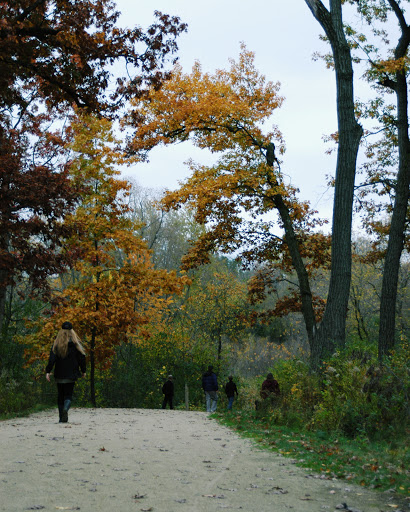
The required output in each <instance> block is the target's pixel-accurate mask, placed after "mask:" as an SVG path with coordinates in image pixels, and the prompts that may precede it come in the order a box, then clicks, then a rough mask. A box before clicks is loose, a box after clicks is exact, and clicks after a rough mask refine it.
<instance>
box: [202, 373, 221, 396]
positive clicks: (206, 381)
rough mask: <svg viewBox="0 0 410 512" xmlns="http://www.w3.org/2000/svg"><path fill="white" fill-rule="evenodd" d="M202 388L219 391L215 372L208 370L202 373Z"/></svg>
mask: <svg viewBox="0 0 410 512" xmlns="http://www.w3.org/2000/svg"><path fill="white" fill-rule="evenodd" d="M202 389H203V390H204V391H218V379H217V378H216V375H215V374H214V372H210V371H208V372H206V373H204V374H203V375H202Z"/></svg>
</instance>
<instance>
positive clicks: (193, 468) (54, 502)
mask: <svg viewBox="0 0 410 512" xmlns="http://www.w3.org/2000/svg"><path fill="white" fill-rule="evenodd" d="M56 418H57V412H53V411H51V412H44V413H40V414H34V415H32V416H30V417H28V418H22V419H16V420H8V421H3V422H0V510H1V511H6V512H15V511H16V512H17V511H18V512H21V511H24V510H44V511H56V510H81V511H83V512H111V511H115V512H129V511H153V512H202V511H204V512H212V511H220V510H223V509H226V510H232V511H235V510H243V511H245V512H272V511H275V512H284V511H288V510H293V511H297V512H320V511H330V512H333V511H335V510H340V509H337V508H336V507H337V505H339V504H341V503H346V504H347V506H348V507H350V508H351V509H352V510H354V509H356V510H360V511H362V512H381V511H383V512H385V511H386V512H387V510H394V509H393V508H390V507H391V505H389V502H388V495H385V494H376V493H373V492H370V491H366V490H364V489H362V488H359V487H355V486H353V485H349V484H348V483H346V482H339V481H331V480H322V479H319V478H317V477H315V476H314V475H312V474H310V473H309V472H308V471H306V470H303V469H300V468H297V467H296V466H295V465H294V464H293V463H292V461H291V460H290V459H286V458H284V457H281V456H279V455H277V454H274V453H271V452H265V451H262V450H260V449H259V448H258V447H256V446H255V445H254V444H253V443H252V441H250V440H244V439H241V438H239V437H238V436H237V435H236V434H235V433H234V432H231V431H230V430H229V429H227V428H225V427H222V426H220V425H218V424H217V423H216V422H215V421H214V420H212V419H210V418H209V417H208V415H207V414H206V413H202V412H185V411H168V410H166V411H162V410H146V409H75V408H74V409H72V410H70V414H69V421H70V423H60V424H59V423H57V421H56Z"/></svg>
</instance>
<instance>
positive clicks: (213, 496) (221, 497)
mask: <svg viewBox="0 0 410 512" xmlns="http://www.w3.org/2000/svg"><path fill="white" fill-rule="evenodd" d="M202 496H203V497H204V498H218V499H220V500H223V499H224V498H225V496H224V495H223V494H219V495H218V494H203V495H202Z"/></svg>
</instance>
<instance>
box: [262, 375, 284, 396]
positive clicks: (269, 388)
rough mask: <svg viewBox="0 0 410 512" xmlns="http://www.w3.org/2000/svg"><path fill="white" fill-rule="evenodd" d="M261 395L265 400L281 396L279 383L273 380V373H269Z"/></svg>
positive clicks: (263, 383)
mask: <svg viewBox="0 0 410 512" xmlns="http://www.w3.org/2000/svg"><path fill="white" fill-rule="evenodd" d="M260 395H261V398H263V399H264V400H265V398H269V397H270V398H272V397H273V396H279V395H280V389H279V384H278V381H277V380H275V379H274V378H273V375H272V374H271V373H268V375H267V376H266V379H265V380H264V381H263V382H262V387H261V392H260Z"/></svg>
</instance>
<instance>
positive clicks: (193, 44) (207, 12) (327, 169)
mask: <svg viewBox="0 0 410 512" xmlns="http://www.w3.org/2000/svg"><path fill="white" fill-rule="evenodd" d="M116 4H117V7H118V10H119V11H121V13H122V16H121V18H120V20H119V24H120V25H121V26H127V27H132V26H134V25H140V26H142V27H146V26H148V25H149V24H150V23H151V22H152V21H153V12H154V10H159V11H162V12H164V13H167V14H172V15H177V16H179V17H180V18H181V20H182V21H184V22H186V23H188V32H187V33H186V34H183V35H182V36H181V37H180V38H179V43H178V44H179V52H178V56H179V59H180V60H179V61H180V64H181V65H182V66H183V68H184V71H186V72H189V71H190V70H191V67H192V65H193V63H194V62H195V60H199V61H200V62H201V64H202V67H203V69H204V71H214V70H215V69H220V68H226V67H228V66H229V63H228V59H229V58H234V59H237V58H238V55H239V52H240V47H239V46H240V42H241V41H243V42H244V43H245V44H246V46H247V48H248V49H249V50H251V51H254V52H255V55H256V66H257V68H258V70H259V71H260V72H261V73H263V74H264V75H265V76H266V77H267V79H268V80H272V81H274V82H276V81H279V82H280V83H281V91H280V94H281V95H282V96H284V97H285V102H284V104H283V106H282V108H280V109H278V110H277V111H276V112H275V114H274V116H273V118H272V124H276V125H278V127H279V129H280V130H281V131H282V133H283V135H284V138H285V143H286V148H287V149H286V153H285V155H284V156H283V164H282V166H281V167H282V171H283V172H284V174H285V175H287V176H288V177H289V180H291V182H292V184H294V185H295V186H297V187H298V188H300V190H301V194H300V197H301V198H302V199H308V200H309V201H310V202H311V205H312V207H314V208H316V209H318V210H319V211H320V214H321V215H322V216H325V217H327V218H330V216H331V211H332V197H333V191H332V190H328V188H327V186H326V178H325V176H326V175H327V174H332V175H333V174H334V169H335V156H329V155H326V154H325V149H326V145H325V143H324V142H323V141H322V137H323V135H325V134H330V133H333V132H335V131H336V130H337V124H336V108H335V82H334V76H333V72H332V71H331V70H328V69H326V67H325V65H324V63H323V62H321V61H317V62H314V61H313V60H312V55H313V53H314V52H315V51H318V50H321V51H324V50H325V49H326V46H325V45H324V43H322V42H321V41H320V40H319V37H318V36H319V34H320V33H321V28H320V26H319V24H318V23H317V22H316V20H315V19H314V18H313V16H312V14H311V12H310V11H309V9H308V7H307V6H306V4H305V2H304V0H270V1H266V0H252V1H251V2H249V0H246V1H245V0H207V1H206V2H204V1H202V2H201V1H195V0H155V1H153V0H116ZM266 129H267V130H268V129H269V124H266ZM189 157H192V158H193V159H194V160H195V161H197V162H200V163H203V164H208V163H210V161H209V157H208V156H207V155H206V152H204V151H201V150H199V149H196V148H193V147H192V146H190V145H188V144H186V143H184V144H180V145H178V146H174V147H167V148H158V149H156V150H154V151H153V152H152V153H151V157H150V162H149V163H146V164H138V165H136V166H134V167H133V168H131V169H127V171H126V172H125V173H124V174H125V175H126V176H127V177H128V176H129V177H132V178H134V179H135V180H136V181H137V182H138V183H139V184H140V185H142V186H143V187H149V188H150V187H166V188H170V189H174V188H176V187H177V186H178V181H180V180H182V179H184V178H185V177H187V175H188V169H187V168H186V167H185V166H184V164H183V162H184V161H186V160H187V159H188V158H189Z"/></svg>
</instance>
